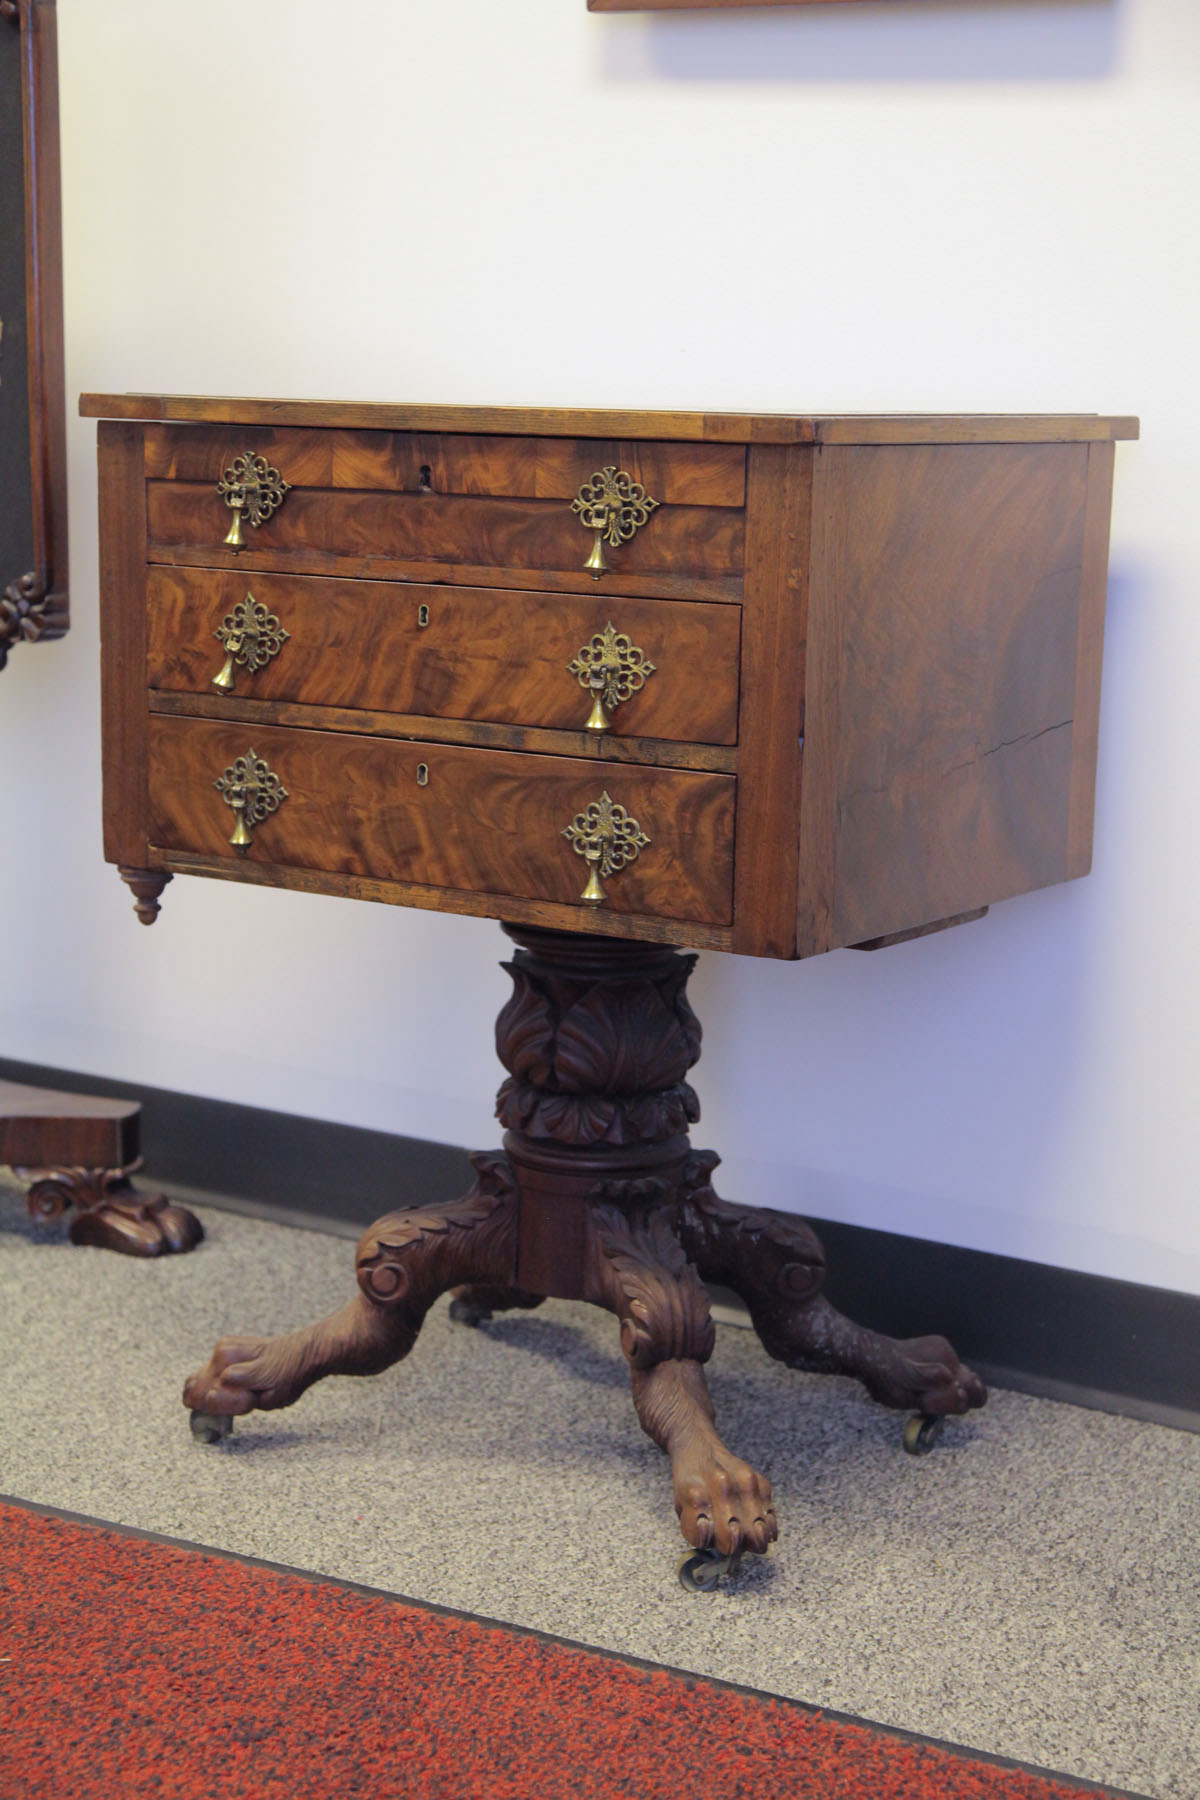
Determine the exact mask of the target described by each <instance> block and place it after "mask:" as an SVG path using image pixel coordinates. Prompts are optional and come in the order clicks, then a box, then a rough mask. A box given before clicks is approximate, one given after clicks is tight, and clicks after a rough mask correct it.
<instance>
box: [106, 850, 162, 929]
mask: <svg viewBox="0 0 1200 1800" xmlns="http://www.w3.org/2000/svg"><path fill="white" fill-rule="evenodd" d="M117 874H118V875H119V876H120V877H121V880H122V881H123V882H124V883H125V885H126V886H127V887H128V889H129V891H130V893H131V894H132V895H133V902H134V907H133V909H134V911H135V912H136V913H137V916H138V918H139V919H140V920H141V922H142V924H143V925H153V923H154V921H155V919H157V917H158V915H159V913H160V912H161V911H162V908H161V907H160V906H159V904H158V900H159V895H160V894H161V893H162V891H163V889H164V888H165V887H166V885H167V883H168V881H171V880H173V879H174V878H173V876H171V875H168V874H167V873H166V872H165V870H163V869H131V868H128V867H126V865H125V864H124V863H118V865H117Z"/></svg>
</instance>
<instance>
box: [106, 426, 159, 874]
mask: <svg viewBox="0 0 1200 1800" xmlns="http://www.w3.org/2000/svg"><path fill="white" fill-rule="evenodd" d="M98 456H99V493H100V646H101V657H100V716H101V739H102V747H101V767H102V772H103V781H104V854H105V856H106V857H107V859H108V861H109V862H115V863H126V864H132V865H133V866H135V867H138V868H147V867H150V866H151V865H150V862H149V852H148V850H147V846H146V797H147V775H146V769H147V761H146V757H147V751H146V728H147V721H148V717H149V713H148V709H147V695H146V501H145V482H144V480H143V477H142V428H141V426H140V425H129V424H124V423H116V422H109V421H105V422H103V423H102V424H101V425H100V427H99V432H98Z"/></svg>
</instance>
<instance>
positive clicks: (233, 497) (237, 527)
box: [217, 450, 291, 551]
mask: <svg viewBox="0 0 1200 1800" xmlns="http://www.w3.org/2000/svg"><path fill="white" fill-rule="evenodd" d="M290 491H291V490H290V488H289V486H288V483H287V482H286V481H285V480H284V479H283V476H282V475H281V474H280V473H279V470H278V469H273V468H272V467H271V465H270V463H269V462H268V461H267V459H266V457H265V456H256V455H255V454H254V452H253V450H246V451H244V452H243V453H242V455H241V456H235V457H234V459H233V461H232V462H231V463H230V465H229V467H228V468H227V469H226V470H224V472H223V473H222V475H221V479H220V481H218V483H217V492H218V494H220V496H221V498H222V500H224V502H225V504H226V506H228V507H231V508H232V509H233V523H232V525H231V526H230V527H229V530H228V531H227V532H226V534H225V538H224V543H225V546H226V548H227V549H229V550H233V551H238V550H242V549H244V548H245V544H246V540H245V537H244V536H243V534H242V516H243V514H244V515H245V517H246V518H247V519H249V521H250V523H251V525H253V526H255V527H258V526H259V525H265V524H266V522H267V520H268V519H269V518H270V517H271V514H272V513H273V512H275V511H276V510H277V509H278V508H279V507H280V506H282V505H283V500H284V495H285V494H287V493H289V492H290Z"/></svg>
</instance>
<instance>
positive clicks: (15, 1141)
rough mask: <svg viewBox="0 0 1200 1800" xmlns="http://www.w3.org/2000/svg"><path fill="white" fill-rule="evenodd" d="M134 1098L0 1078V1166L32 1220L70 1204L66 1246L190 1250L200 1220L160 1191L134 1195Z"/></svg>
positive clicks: (134, 1251)
mask: <svg viewBox="0 0 1200 1800" xmlns="http://www.w3.org/2000/svg"><path fill="white" fill-rule="evenodd" d="M140 1113H141V1107H140V1106H139V1105H138V1103H137V1101H136V1100H109V1099H103V1098H99V1097H97V1096H95V1095H90V1094H65V1093H58V1092H55V1091H54V1090H53V1089H50V1088H33V1087H24V1086H21V1085H19V1084H18V1083H16V1082H12V1081H0V1166H4V1165H7V1166H8V1167H10V1168H12V1169H13V1170H14V1172H15V1173H16V1174H17V1175H18V1176H19V1177H20V1178H21V1180H23V1181H29V1182H31V1183H32V1184H33V1185H32V1186H31V1187H30V1189H29V1196H28V1200H29V1210H30V1212H31V1214H32V1215H33V1217H34V1218H35V1219H45V1220H50V1219H59V1218H61V1217H62V1215H63V1214H64V1213H65V1212H66V1211H67V1210H68V1208H70V1207H74V1208H75V1217H74V1218H73V1219H72V1221H71V1230H70V1237H71V1242H72V1243H73V1244H91V1245H94V1246H96V1247H97V1248H99V1249H103V1250H118V1251H121V1252H122V1253H123V1254H124V1255H126V1256H167V1255H170V1254H172V1253H175V1252H180V1251H184V1250H192V1249H194V1248H195V1246H196V1245H197V1244H198V1243H200V1241H201V1239H202V1238H203V1236H204V1232H203V1230H202V1228H201V1225H200V1221H199V1220H198V1219H197V1218H196V1217H195V1215H194V1214H193V1213H190V1212H189V1211H188V1210H187V1208H186V1207H184V1206H176V1205H175V1204H173V1203H172V1202H171V1201H169V1200H167V1199H166V1197H165V1196H164V1195H162V1194H139V1193H138V1192H137V1190H136V1189H135V1188H134V1186H133V1183H132V1182H131V1181H130V1179H129V1178H130V1176H131V1175H133V1174H136V1172H137V1170H138V1169H140V1168H141V1166H142V1163H141V1158H140V1157H139V1155H138V1120H139V1115H140Z"/></svg>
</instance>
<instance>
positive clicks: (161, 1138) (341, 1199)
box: [0, 1058, 1200, 1432]
mask: <svg viewBox="0 0 1200 1800" xmlns="http://www.w3.org/2000/svg"><path fill="white" fill-rule="evenodd" d="M0 1076H3V1077H4V1078H6V1079H8V1080H10V1081H18V1082H24V1083H28V1084H30V1085H32V1086H39V1087H57V1088H62V1089H64V1090H66V1091H67V1092H69V1093H93V1094H98V1095H103V1096H106V1097H110V1096H115V1097H119V1098H127V1099H132V1100H138V1101H140V1102H141V1105H142V1148H143V1150H144V1152H145V1155H146V1176H145V1180H146V1181H147V1182H153V1183H155V1184H160V1185H162V1186H163V1187H165V1188H167V1189H168V1190H169V1189H171V1188H172V1187H174V1188H177V1189H180V1188H182V1189H185V1190H190V1191H191V1192H192V1193H194V1194H196V1196H197V1198H201V1197H203V1198H204V1199H206V1200H208V1202H209V1203H210V1204H212V1205H216V1206H220V1205H222V1204H228V1205H230V1206H231V1207H232V1208H233V1209H234V1210H236V1211H242V1212H253V1213H257V1214H259V1215H260V1216H264V1217H268V1218H275V1219H278V1220H279V1221H280V1222H283V1223H296V1224H302V1225H307V1226H310V1227H316V1228H321V1229H326V1230H337V1231H340V1232H343V1233H345V1234H346V1235H350V1234H352V1233H355V1232H356V1231H358V1230H361V1229H362V1228H364V1227H365V1226H367V1225H369V1224H370V1223H371V1222H372V1220H374V1219H375V1218H377V1217H379V1215H380V1214H382V1213H384V1212H389V1211H391V1210H392V1209H393V1208H396V1207H402V1206H407V1205H415V1204H418V1203H422V1204H429V1203H431V1202H436V1201H439V1200H450V1199H453V1198H455V1197H456V1196H457V1195H458V1194H461V1193H463V1192H465V1191H466V1189H467V1188H468V1187H469V1186H470V1185H471V1181H472V1179H473V1176H472V1171H471V1168H470V1164H469V1163H468V1161H467V1153H466V1151H465V1150H458V1149H455V1148H453V1147H452V1146H450V1145H447V1144H436V1143H430V1142H428V1141H426V1140H424V1139H421V1138H410V1137H400V1136H397V1135H393V1134H392V1133H390V1132H386V1131H371V1130H367V1129H365V1128H363V1127H361V1126H354V1125H340V1124H334V1123H330V1122H328V1121H325V1120H321V1119H308V1118H301V1117H299V1116H295V1115H292V1114H290V1113H282V1112H273V1111H269V1110H267V1109H265V1108H261V1107H253V1106H240V1105H236V1104H234V1103H233V1102H231V1101H226V1100H210V1099H205V1098H202V1097H199V1096H197V1095H193V1094H178V1093H173V1092H171V1091H169V1090H167V1089H163V1088H152V1087H142V1086H140V1085H139V1084H137V1083H135V1082H117V1081H110V1080H108V1079H106V1078H104V1077H102V1076H93V1075H87V1074H78V1073H76V1072H74V1071H72V1070H64V1069H49V1068H42V1067H40V1066H38V1065H35V1064H31V1063H23V1062H15V1061H9V1060H6V1059H3V1058H0ZM225 1196H228V1199H227V1200H225V1199H223V1197H225ZM183 1197H184V1198H186V1197H187V1196H186V1194H185V1195H184V1196H183ZM731 1198H734V1199H739V1200H748V1199H752V1198H753V1196H749V1195H742V1194H739V1195H732V1196H731ZM813 1224H814V1225H815V1226H816V1228H817V1231H818V1232H819V1234H820V1236H821V1238H822V1239H823V1241H824V1244H825V1247H826V1250H827V1251H828V1253H829V1278H828V1282H827V1286H826V1292H827V1293H828V1295H829V1297H830V1299H831V1300H832V1301H833V1303H834V1305H835V1306H838V1307H840V1308H841V1309H842V1310H843V1311H844V1312H847V1313H849V1314H850V1315H851V1317H852V1318H855V1319H858V1320H860V1321H861V1322H862V1323H863V1324H864V1325H869V1326H871V1327H872V1328H873V1329H874V1330H876V1331H884V1332H887V1333H888V1334H889V1335H890V1336H892V1337H919V1336H921V1335H923V1334H924V1333H926V1332H928V1331H931V1330H933V1331H938V1332H941V1333H943V1334H944V1335H945V1336H946V1337H948V1338H949V1339H950V1340H951V1342H952V1343H953V1344H954V1345H955V1347H956V1349H957V1350H958V1351H959V1354H960V1355H962V1356H963V1357H964V1358H965V1359H966V1361H968V1362H969V1363H972V1364H973V1365H975V1366H976V1367H978V1368H979V1369H980V1370H981V1372H982V1373H983V1375H984V1377H985V1379H987V1380H991V1381H992V1382H994V1383H995V1384H996V1385H998V1386H1002V1387H1010V1388H1015V1389H1017V1390H1018V1391H1019V1392H1024V1393H1032V1394H1039V1395H1043V1396H1046V1397H1048V1398H1051V1399H1056V1400H1066V1401H1070V1402H1072V1403H1073V1404H1075V1405H1081V1406H1091V1407H1098V1408H1100V1409H1101V1410H1103V1411H1106V1412H1118V1413H1125V1414H1127V1415H1129V1416H1131V1417H1134V1418H1143V1419H1150V1420H1153V1421H1154V1422H1155V1423H1158V1424H1162V1425H1169V1426H1173V1427H1175V1428H1176V1429H1179V1430H1187V1431H1198V1432H1200V1295H1195V1294H1184V1293H1177V1292H1174V1291H1173V1290H1171V1289H1168V1288H1157V1287H1147V1286H1143V1285H1141V1284H1139V1283H1136V1282H1132V1281H1119V1280H1114V1279H1113V1278H1111V1277H1108V1276H1103V1275H1088V1274H1081V1273H1079V1272H1077V1271H1075V1270H1071V1269H1056V1268H1052V1267H1050V1266H1049V1265H1046V1264H1042V1263H1034V1262H1026V1261H1023V1260H1021V1259H1020V1258H1018V1257H1013V1256H998V1255H995V1254H994V1253H992V1252H990V1251H983V1250H964V1249H960V1248H958V1247H956V1246H954V1245H949V1244H935V1243H931V1242H929V1241H927V1240H925V1239H922V1238H912V1237H904V1236H902V1235H900V1234H899V1233H896V1232H890V1231H876V1230H872V1229H869V1228H868V1227H866V1226H860V1225H845V1224H840V1223H837V1222H835V1221H832V1220H822V1219H819V1218H814V1219H813Z"/></svg>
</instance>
